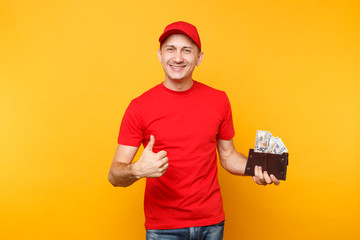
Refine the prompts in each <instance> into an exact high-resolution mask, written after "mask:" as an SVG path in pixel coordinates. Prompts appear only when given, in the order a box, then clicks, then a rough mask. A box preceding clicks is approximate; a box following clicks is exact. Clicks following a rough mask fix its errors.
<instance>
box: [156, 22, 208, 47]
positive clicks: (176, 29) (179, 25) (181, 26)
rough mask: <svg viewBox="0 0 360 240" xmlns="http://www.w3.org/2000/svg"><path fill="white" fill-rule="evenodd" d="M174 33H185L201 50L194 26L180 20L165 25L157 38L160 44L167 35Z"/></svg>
mask: <svg viewBox="0 0 360 240" xmlns="http://www.w3.org/2000/svg"><path fill="white" fill-rule="evenodd" d="M175 33H181V34H185V35H186V36H188V37H189V38H191V40H193V41H194V43H195V44H196V45H197V46H198V47H199V49H200V51H201V42H200V37H199V33H198V31H197V29H196V27H195V26H194V25H192V24H190V23H187V22H182V21H180V22H174V23H171V24H169V25H167V26H166V28H165V29H164V32H163V33H162V34H161V36H160V38H159V42H160V45H161V44H162V43H163V42H164V41H165V39H166V38H167V37H168V36H170V35H172V34H175Z"/></svg>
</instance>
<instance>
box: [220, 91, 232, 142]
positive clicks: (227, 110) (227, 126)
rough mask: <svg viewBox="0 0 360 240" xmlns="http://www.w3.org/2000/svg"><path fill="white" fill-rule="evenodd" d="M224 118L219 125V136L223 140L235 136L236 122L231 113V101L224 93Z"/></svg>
mask: <svg viewBox="0 0 360 240" xmlns="http://www.w3.org/2000/svg"><path fill="white" fill-rule="evenodd" d="M224 95H225V99H224V106H223V119H222V121H221V124H220V127H219V133H218V138H219V139H222V140H230V139H232V138H233V137H234V136H235V130H234V124H233V119H232V113H231V106H230V101H229V98H228V97H227V95H226V94H225V93H224Z"/></svg>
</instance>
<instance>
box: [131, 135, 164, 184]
mask: <svg viewBox="0 0 360 240" xmlns="http://www.w3.org/2000/svg"><path fill="white" fill-rule="evenodd" d="M154 144H155V138H154V136H153V135H151V136H150V141H149V143H148V145H147V146H146V147H145V148H144V151H143V153H142V154H141V157H140V159H139V161H137V162H135V163H134V165H133V169H132V170H133V172H134V174H135V176H137V178H143V177H150V178H155V177H161V176H162V175H163V174H164V173H165V172H166V169H167V168H168V166H169V163H168V160H169V159H168V158H167V157H166V155H167V153H166V152H165V151H164V150H162V151H160V152H158V153H154V152H153V147H154Z"/></svg>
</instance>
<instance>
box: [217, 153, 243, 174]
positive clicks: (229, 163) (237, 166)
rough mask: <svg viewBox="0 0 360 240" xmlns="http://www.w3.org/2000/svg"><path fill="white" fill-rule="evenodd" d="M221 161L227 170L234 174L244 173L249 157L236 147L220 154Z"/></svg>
mask: <svg viewBox="0 0 360 240" xmlns="http://www.w3.org/2000/svg"><path fill="white" fill-rule="evenodd" d="M220 162H221V165H222V166H223V168H225V170H226V171H228V172H230V173H231V174H234V175H244V174H245V167H246V162H247V158H246V157H245V155H243V154H241V153H239V152H237V151H236V150H235V149H234V150H233V151H232V152H231V153H229V154H227V155H225V154H224V155H220Z"/></svg>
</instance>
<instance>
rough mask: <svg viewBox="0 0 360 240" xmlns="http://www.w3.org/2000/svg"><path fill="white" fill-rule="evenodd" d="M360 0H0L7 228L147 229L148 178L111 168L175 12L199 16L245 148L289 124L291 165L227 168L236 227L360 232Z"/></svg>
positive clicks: (339, 234) (139, 232) (259, 233)
mask: <svg viewBox="0 0 360 240" xmlns="http://www.w3.org/2000/svg"><path fill="white" fill-rule="evenodd" d="M359 11H360V6H359V3H358V1H355V0H354V1H344V0H342V1H340V0H339V1H326V0H323V1H315V0H313V1H310V0H309V1H284V0H283V1H245V0H244V1H189V0H184V1H175V2H173V1H169V2H167V1H144V0H142V1H130V0H127V1H115V0H114V1H107V0H106V1H45V0H44V1H25V0H24V1H10V0H8V1H7V0H3V1H0V94H1V95H0V111H1V112H0V114H1V118H0V131H1V132H0V189H1V193H0V214H1V218H0V239H144V234H145V230H144V226H143V223H144V216H143V209H142V201H143V190H144V182H145V181H144V180H141V181H139V182H137V183H135V184H134V185H133V186H131V187H129V188H126V189H124V188H113V187H112V186H111V185H110V184H109V183H108V181H107V174H108V169H109V166H110V163H111V160H112V157H113V154H114V151H115V148H116V146H117V143H116V138H117V133H118V129H119V125H120V121H121V119H122V115H123V113H124V111H125V109H126V107H127V105H128V103H129V102H130V100H131V99H132V98H134V97H136V96H138V95H139V94H141V93H142V92H143V91H145V90H147V89H149V88H150V87H152V86H154V85H155V84H158V83H160V82H161V81H162V80H163V78H164V75H163V71H162V68H161V65H160V63H159V62H158V60H157V57H156V50H157V48H158V42H157V39H158V37H159V35H160V33H161V32H162V30H163V28H164V27H165V25H166V24H167V23H170V22H173V21H177V20H185V21H189V22H192V23H194V24H195V25H197V27H198V29H199V32H200V35H201V38H202V43H203V50H204V52H205V58H204V61H203V62H202V64H201V66H200V67H198V68H197V69H196V72H195V79H196V80H198V81H201V82H204V83H206V84H209V85H210V86H213V87H215V88H218V89H222V90H225V91H226V92H227V94H228V96H229V98H230V101H231V104H232V110H233V117H234V122H235V128H236V136H235V139H234V140H235V144H236V147H237V149H238V150H239V151H240V152H243V153H245V154H247V152H248V149H249V148H251V147H253V145H254V139H255V133H256V130H257V129H263V130H269V131H271V132H272V133H273V134H274V135H277V136H280V137H281V138H282V139H283V140H284V142H285V144H286V145H287V147H288V149H289V153H290V159H289V160H290V163H289V168H288V179H287V181H285V182H282V183H281V184H280V186H279V187H275V186H268V187H262V186H258V185H256V184H255V183H253V181H252V179H251V178H250V177H237V176H233V175H230V174H229V173H227V172H226V171H224V170H223V169H221V170H220V171H219V181H220V184H221V187H222V193H223V197H224V204H225V212H226V215H227V223H226V229H225V239H230V240H232V239H263V238H266V239H360V230H359V221H358V219H359V213H360V211H359V202H360V175H359V169H360V164H359V162H360V161H359V160H360V158H359V145H360V140H359V136H360V128H359V122H360V108H359V103H360V97H359V95H360V94H359V93H360V70H359V69H360V61H359V59H360V30H359V26H360V17H359Z"/></svg>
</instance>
